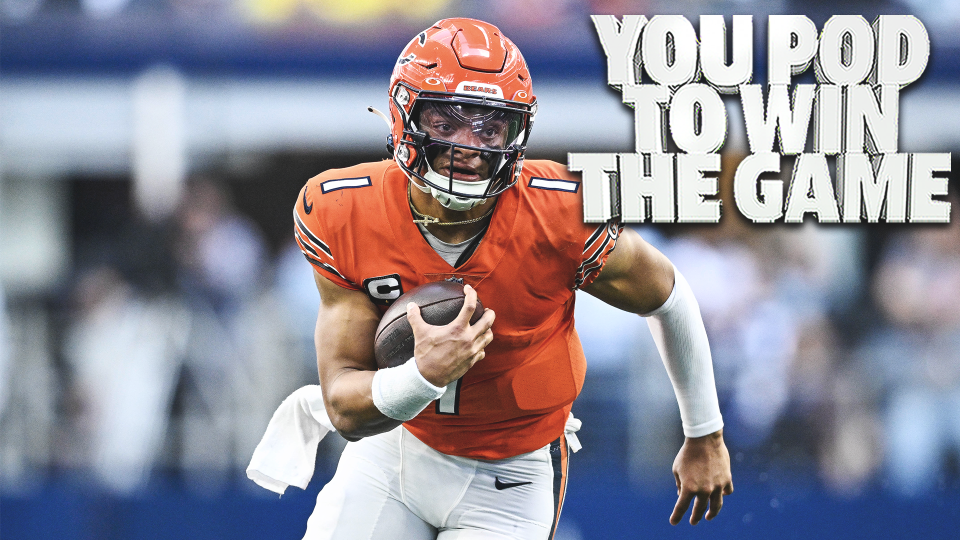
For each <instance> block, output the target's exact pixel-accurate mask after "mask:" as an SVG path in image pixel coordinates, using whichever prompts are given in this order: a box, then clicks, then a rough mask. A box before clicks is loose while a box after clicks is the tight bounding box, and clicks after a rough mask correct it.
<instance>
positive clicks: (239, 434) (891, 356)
mask: <svg viewBox="0 0 960 540" xmlns="http://www.w3.org/2000/svg"><path fill="white" fill-rule="evenodd" d="M594 13H613V14H618V15H620V14H624V13H638V14H647V15H652V14H658V13H660V14H684V15H687V16H688V17H690V18H691V20H692V21H694V22H695V21H696V17H697V16H698V15H700V14H712V13H724V14H727V15H730V14H753V15H754V27H755V32H756V36H755V40H756V41H755V42H756V43H757V44H763V43H765V33H764V28H765V27H766V15H768V14H772V13H803V14H807V15H809V16H810V17H811V18H812V19H813V20H814V21H815V22H816V24H817V26H818V27H821V26H822V24H823V23H824V21H826V19H827V18H828V17H829V16H830V15H833V14H841V13H844V14H846V13H857V14H862V15H864V16H866V17H867V18H868V19H872V18H873V17H874V16H875V15H878V14H884V13H889V14H897V13H899V14H903V13H909V14H914V15H916V16H918V17H919V18H920V19H921V20H922V21H923V22H924V23H925V25H926V27H927V30H928V32H929V33H930V37H931V41H932V44H933V45H932V48H933V52H932V55H931V58H930V63H929V66H928V68H927V71H926V73H925V75H924V76H923V77H922V78H921V79H920V81H918V82H917V83H914V84H913V85H912V86H911V87H910V88H909V89H908V90H907V91H905V92H904V93H903V94H902V97H901V117H900V130H901V137H900V141H901V143H900V149H901V151H905V152H906V151H922V152H954V155H955V154H956V151H957V150H958V149H960V123H958V121H957V119H958V118H960V37H958V36H960V32H958V30H960V4H957V3H956V2H953V1H950V0H935V1H922V0H902V1H886V2H866V1H861V2H850V1H844V0H837V1H830V2H827V1H823V0H806V1H802V2H801V1H796V0H794V1H790V0H774V1H760V0H716V1H698V0H674V1H666V0H647V1H639V2H631V1H627V0H560V1H556V2H551V1H546V0H531V1H525V2H524V1H519V0H490V1H486V2H481V1H473V0H422V1H420V2H405V1H397V0H354V1H352V2H339V1H336V0H0V307H2V312H0V536H2V538H3V539H4V540H20V539H45V538H59V539H139V538H151V539H154V538H155V539H161V538H191V539H214V538H231V539H242V538H275V539H286V538H300V535H301V534H302V531H303V530H304V528H305V520H306V516H307V515H308V514H309V512H310V511H311V509H312V507H313V498H314V496H315V494H316V492H317V490H319V488H320V487H321V486H322V485H323V484H324V483H325V482H326V480H327V479H328V478H329V477H330V476H331V474H332V471H333V470H334V467H335V464H336V461H337V458H338V456H339V452H340V449H341V447H342V445H343V444H344V443H343V441H342V439H339V438H338V437H336V436H331V437H328V438H327V439H326V440H325V441H323V443H322V444H321V449H320V452H319V456H318V469H317V474H316V476H315V478H314V481H313V483H312V484H311V486H310V487H309V488H308V489H307V491H306V492H302V491H300V490H298V489H296V488H291V489H290V490H288V493H287V494H286V495H284V497H283V498H281V499H277V497H276V496H274V495H273V494H271V493H269V492H267V491H265V490H262V489H261V488H259V487H257V486H255V485H254V484H253V483H252V482H250V481H248V480H246V478H245V477H244V475H243V469H244V468H245V467H246V464H247V461H248V460H249V458H250V455H251V453H252V451H253V448H254V446H255V445H256V443H257V441H258V440H259V437H260V435H261V434H262V433H263V430H264V428H265V426H266V423H267V421H268V420H269V418H270V415H271V414H272V412H273V410H274V409H275V407H276V406H277V405H278V404H279V402H280V401H281V399H282V398H283V397H285V396H286V395H287V394H288V393H289V392H291V391H292V390H294V389H296V388H298V387H299V386H302V385H304V384H311V383H315V382H316V371H315V369H316V368H315V365H314V353H313V350H312V328H313V323H314V317H315V313H316V311H315V310H316V304H317V300H318V298H317V293H316V290H315V288H314V286H313V283H312V279H311V273H310V272H311V270H310V267H309V265H308V264H307V263H306V262H305V261H304V260H303V258H302V257H301V256H300V254H299V253H298V250H297V249H296V246H295V244H294V242H293V236H292V234H291V228H292V225H291V222H290V208H291V207H292V205H293V204H294V202H295V200H296V196H297V191H298V190H299V188H300V186H302V184H303V183H304V182H305V181H306V179H307V178H309V177H310V176H312V175H314V174H316V173H318V172H320V171H322V170H324V169H327V168H331V167H340V166H346V165H349V164H353V163H356V162H359V161H363V160H372V159H381V158H385V157H386V152H385V150H384V144H383V141H384V138H385V136H386V134H387V132H386V129H385V126H384V125H383V122H382V120H380V119H379V118H377V117H375V116H374V115H371V114H369V113H367V112H366V111H365V107H366V106H367V105H373V106H376V107H378V108H384V107H385V106H386V85H387V81H388V78H389V75H390V72H391V69H392V65H393V62H394V61H395V59H396V56H397V54H398V53H399V51H400V50H401V48H402V47H403V45H404V44H405V43H406V42H407V40H409V39H410V38H411V37H412V36H414V35H415V34H416V33H417V32H419V31H420V30H422V29H423V28H425V27H427V26H428V25H429V24H431V23H432V22H434V21H436V20H438V19H440V18H443V17H448V16H472V17H477V18H482V19H485V20H489V21H491V22H493V23H495V24H498V25H499V26H500V27H501V29H502V30H503V31H504V32H505V34H506V35H508V36H509V37H511V38H512V39H513V40H514V41H515V42H516V43H517V44H518V46H519V47H520V48H521V50H522V51H523V52H524V54H525V56H526V58H527V60H528V62H529V64H530V67H531V72H532V73H533V76H534V84H535V89H536V92H537V94H538V97H539V100H540V114H539V115H538V118H537V126H536V129H535V130H534V132H533V136H532V140H531V143H530V151H529V155H530V156H532V157H546V158H552V159H557V160H560V161H564V160H565V156H566V153H567V152H585V151H632V148H633V142H632V124H631V121H632V116H631V111H630V109H627V108H626V107H624V106H623V105H621V104H620V97H619V95H618V94H617V93H615V92H613V91H612V90H610V89H608V88H607V87H606V85H605V80H606V78H605V76H606V75H605V63H604V57H603V53H602V51H601V49H600V46H599V42H598V41H597V39H596V36H595V32H594V30H593V28H592V25H591V23H590V20H589V17H588V15H589V14H594ZM755 50H756V63H757V69H756V70H755V75H754V81H755V82H763V81H765V80H766V75H765V73H764V59H763V55H764V51H765V47H764V46H762V45H757V46H755ZM806 77H809V73H808V74H807V75H806ZM806 80H807V81H808V82H809V81H810V79H809V78H808V79H806ZM730 106H731V107H733V108H734V109H735V108H736V107H737V104H736V102H735V101H734V102H732V103H731V104H730ZM730 118H731V125H730V128H729V129H730V131H729V133H730V136H729V141H728V143H727V145H726V146H725V151H726V154H725V156H724V169H725V171H727V173H730V172H731V171H732V170H733V167H734V166H735V164H736V160H737V159H738V152H743V151H744V149H745V145H744V141H743V124H742V117H741V116H739V115H738V114H731V116H730ZM957 170H958V167H957V160H956V159H955V160H954V161H953V171H954V172H953V173H952V176H953V178H952V179H951V187H950V189H951V192H952V194H953V195H954V197H953V198H952V201H953V204H954V206H953V208H954V214H953V222H952V224H951V225H949V226H883V225H857V226H843V227H830V226H818V225H815V224H811V223H808V224H806V225H804V226H796V227H786V226H751V225H748V224H745V223H744V222H743V221H742V220H741V219H738V216H737V215H736V213H735V212H734V211H731V209H732V208H733V205H732V204H730V199H729V197H728V195H729V186H728V184H729V178H726V177H727V176H730V174H725V175H724V178H723V181H722V182H721V184H722V185H723V186H724V188H723V189H722V192H723V194H724V198H725V199H726V204H725V208H727V211H726V213H725V215H724V218H723V220H722V222H721V224H720V225H718V226H712V227H699V228H697V227H679V226H666V227H658V228H653V227H642V228H641V229H640V230H641V233H642V234H643V235H644V236H645V237H646V238H647V239H648V240H650V241H651V242H653V243H654V244H655V245H657V246H658V247H660V249H661V250H663V251H664V252H665V253H667V254H668V255H669V256H670V257H671V258H672V259H673V260H674V261H675V263H676V264H677V266H678V267H679V268H680V269H681V270H682V271H683V272H684V273H685V275H686V276H687V278H688V279H689V281H690V282H691V285H692V286H693V288H694V290H695V292H696V293H697V296H698V299H699V301H700V304H701V308H702V311H703V315H704V319H705V321H706V324H707V328H708V332H709V335H710V337H711V341H712V347H713V350H714V354H715V367H716V375H717V383H718V389H719V393H720V399H721V403H722V406H723V410H724V418H725V421H726V428H725V436H726V440H727V443H728V445H729V448H730V451H731V456H732V458H733V467H734V478H735V486H736V493H735V494H734V495H733V496H732V497H729V498H728V499H727V500H726V502H725V505H724V511H723V513H722V514H721V515H720V518H719V519H718V520H717V521H715V522H714V523H711V524H702V525H700V526H698V527H696V528H691V527H689V526H688V525H681V526H679V527H677V528H670V527H669V525H668V524H667V517H668V515H669V512H670V510H671V508H672V504H673V498H674V496H675V495H674V489H675V488H674V486H673V479H672V477H671V474H670V466H671V463H672V460H673V457H674V455H675V453H676V450H677V449H678V448H679V444H680V442H681V441H682V434H681V433H680V429H679V414H678V412H677V407H676V402H675V400H674V398H673V395H672V391H671V389H670V386H669V381H668V380H667V378H666V375H665V373H664V371H663V368H662V366H661V365H660V362H659V359H658V358H657V356H656V352H655V349H654V348H653V346H652V342H651V340H650V337H649V333H648V331H647V329H646V326H645V324H644V323H643V321H642V319H640V318H638V317H635V316H628V315H625V314H621V313H619V312H617V311H615V310H613V309H612V308H607V307H605V306H604V305H602V304H599V302H597V301H595V300H593V299H592V298H590V297H583V296H581V298H580V299H579V300H580V302H579V303H578V323H577V325H578V328H579V330H580V334H581V336H582V338H583V341H584V345H585V347H586V349H587V355H588V359H589V362H590V368H589V372H588V376H587V377H588V380H587V383H586V386H585V389H584V392H583V395H582V396H581V397H580V399H579V400H578V402H577V403H576V405H575V407H574V412H575V413H576V414H577V415H578V416H579V417H580V418H582V419H583V420H584V428H583V430H582V431H581V433H580V438H581V441H582V442H583V444H584V449H583V450H582V451H581V452H580V453H578V454H577V455H576V456H574V461H573V463H574V465H573V468H572V470H573V476H572V480H571V487H570V490H569V495H568V498H567V503H566V506H565V508H564V517H563V519H562V520H561V529H560V531H559V534H558V539H562V540H577V539H584V540H585V539H593V538H604V539H607V538H636V537H655V536H656V537H662V538H674V537H676V538H692V537H703V536H704V535H707V536H709V537H712V538H771V537H783V538H808V537H827V538H843V537H871V538H905V537H906V538H913V537H924V538H928V539H929V538H955V537H956V536H955V535H956V529H957V526H958V525H960V215H958V211H960V204H958V198H957V197H955V195H956V194H957V193H958V192H960V186H958V184H957V182H956V176H957ZM921 535H922V536H921Z"/></svg>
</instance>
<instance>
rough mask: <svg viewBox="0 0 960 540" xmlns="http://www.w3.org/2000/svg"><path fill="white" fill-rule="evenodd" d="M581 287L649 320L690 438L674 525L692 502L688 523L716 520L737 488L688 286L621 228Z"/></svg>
mask: <svg viewBox="0 0 960 540" xmlns="http://www.w3.org/2000/svg"><path fill="white" fill-rule="evenodd" d="M583 290H584V291H585V292H587V293H589V294H591V295H593V296H595V297H597V298H599V299H600V300H603V301H604V302H606V303H608V304H610V305H612V306H615V307H618V308H620V309H623V310H626V311H629V312H632V313H637V314H640V315H644V316H645V317H647V323H648V325H649V326H650V331H651V333H652V334H653V337H654V341H656V343H657V348H658V349H659V351H660V356H661V358H662V360H663V363H664V365H665V366H666V368H667V373H668V374H669V375H670V381H671V382H672V383H673V388H674V392H675V393H676V395H677V401H678V403H679V405H680V415H681V418H682V420H683V430H684V434H685V435H686V440H685V442H684V444H683V447H682V448H681V449H680V453H679V454H678V455H677V459H676V460H675V461H674V465H673V473H674V477H675V479H676V482H677V495H678V498H677V504H676V506H675V507H674V510H673V513H672V514H671V516H670V522H671V523H672V524H674V525H676V524H677V523H679V522H680V519H681V518H682V517H683V514H684V513H685V512H686V511H687V508H688V507H689V505H690V503H691V502H694V506H693V512H692V513H691V515H690V523H691V524H693V525H696V524H697V523H698V522H699V521H700V519H701V518H702V517H703V516H704V513H705V512H706V518H707V519H713V518H714V517H716V515H717V513H718V512H720V508H721V507H722V506H723V495H725V494H730V493H732V492H733V480H732V476H731V473H730V455H729V453H728V452H727V448H726V446H725V445H724V442H723V430H722V427H723V420H722V418H721V416H720V407H719V404H718V403H717V391H716V386H715V383H714V379H713V363H712V359H711V357H710V346H709V343H708V342H707V334H706V330H705V329H704V326H703V320H702V319H701V317H700V308H699V306H698V305H697V301H696V299H695V298H694V297H693V292H692V291H691V290H690V286H689V285H688V284H687V282H686V280H685V279H684V278H683V276H682V275H681V274H680V273H679V272H677V271H676V269H675V268H674V266H673V264H672V263H671V262H670V261H669V260H668V259H667V258H666V257H665V256H664V255H663V254H662V253H660V252H659V251H657V250H656V248H654V247H653V246H651V245H650V244H648V243H647V242H645V241H644V240H643V239H642V238H641V237H640V235H639V234H637V233H636V232H634V231H632V230H630V229H624V231H623V233H622V234H621V236H620V238H619V239H618V240H617V244H616V249H614V250H613V251H612V252H611V253H610V255H609V257H608V259H607V262H606V263H605V264H604V266H603V269H602V270H601V272H600V275H599V276H597V278H596V279H595V280H594V281H593V283H591V284H590V285H588V286H586V287H584V288H583ZM708 504H709V511H707V507H708Z"/></svg>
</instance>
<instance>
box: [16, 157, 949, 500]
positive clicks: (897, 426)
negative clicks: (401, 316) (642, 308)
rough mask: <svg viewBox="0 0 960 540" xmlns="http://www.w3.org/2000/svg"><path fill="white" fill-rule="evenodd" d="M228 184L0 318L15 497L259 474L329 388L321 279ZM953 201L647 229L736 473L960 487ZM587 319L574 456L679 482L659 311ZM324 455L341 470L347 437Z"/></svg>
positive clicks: (211, 482)
mask: <svg viewBox="0 0 960 540" xmlns="http://www.w3.org/2000/svg"><path fill="white" fill-rule="evenodd" d="M728 159H730V158H728ZM734 167H735V163H732V162H729V161H728V162H726V163H725V164H724V170H733V168H734ZM721 185H726V184H725V183H724V182H723V181H722V182H721ZM230 188H231V186H230V185H229V184H226V183H223V182H218V181H216V180H213V179H211V178H210V177H198V178H194V179H192V180H191V181H190V182H189V183H188V184H187V186H186V187H185V189H184V192H183V196H182V200H181V201H180V203H179V205H178V207H177V209H176V211H175V212H174V213H173V214H172V215H171V216H170V217H169V218H168V219H165V220H160V221H152V222H151V221H147V220H145V219H143V218H140V217H137V216H136V212H135V211H134V212H132V215H131V216H130V218H129V220H128V221H126V222H124V223H123V224H122V225H121V226H119V227H117V230H112V231H106V232H108V233H109V234H105V235H104V234H87V235H85V236H84V237H83V238H74V242H75V243H76V244H77V245H75V246H74V253H75V257H74V263H73V264H72V275H71V278H70V280H69V282H68V285H65V286H64V287H63V288H62V290H58V291H56V292H55V293H54V294H45V295H39V296H38V295H27V296H24V297H17V298H12V297H10V296H9V294H8V297H7V298H6V301H5V302H4V303H3V304H0V305H5V306H6V309H5V310H4V311H3V312H2V313H3V315H4V316H3V317H2V319H0V485H2V487H3V489H20V488H24V487H27V486H29V485H34V484H36V482H38V481H42V480H43V478H44V477H46V476H49V475H54V474H70V475H79V476H81V477H83V478H88V479H89V478H92V479H95V480H96V482H98V483H99V484H101V485H103V486H105V487H106V488H108V489H110V490H112V491H115V492H117V493H136V492H137V491H138V490H141V489H143V488H144V486H145V485H146V483H147V482H148V481H149V479H150V475H151V474H152V473H154V472H156V471H167V472H174V473H176V474H181V475H182V477H183V478H184V479H186V480H187V481H188V482H190V483H196V484H198V485H199V486H200V487H202V489H205V490H208V489H210V488H211V486H213V487H216V486H217V485H222V484H224V483H225V482H226V481H228V480H230V479H232V478H235V477H237V476H238V475H239V474H240V472H241V471H242V470H243V469H244V468H245V467H246V464H247V461H248V460H249V457H250V455H251V453H252V451H253V448H254V447H255V445H256V443H257V442H258V440H259V437H260V436H261V435H262V433H263V430H264V428H265V426H266V423H267V421H268V420H269V418H270V416H271V414H272V412H273V411H274V409H275V408H276V406H277V405H278V404H279V403H280V401H281V400H282V399H283V398H284V397H285V396H286V395H288V394H289V393H290V392H292V391H293V390H294V389H296V388H298V387H299V386H302V385H304V384H314V383H315V382H316V368H315V363H314V362H315V360H314V350H313V338H312V335H313V326H314V322H315V315H316V309H317V302H318V299H319V297H318V295H317V292H316V289H315V287H314V284H313V281H312V275H311V267H310V266H309V264H308V263H307V262H306V261H304V260H303V258H302V257H301V255H300V254H299V251H298V249H297V248H296V246H295V244H294V243H293V242H292V235H291V236H290V237H289V238H288V239H286V240H283V241H278V242H271V241H270V240H269V239H268V238H267V235H265V233H264V232H263V231H264V230H265V229H269V228H275V227H276V224H265V223H257V222H256V221H255V220H254V219H252V218H251V217H250V216H248V215H245V214H244V213H243V212H241V211H240V210H239V209H238V208H237V206H236V205H235V204H233V203H232V202H231V189H230ZM264 188H265V189H269V187H267V186H264ZM724 189H726V188H722V191H721V194H722V196H725V195H728V194H729V193H725V192H724V191H723V190H724ZM957 192H958V187H957V185H956V184H955V183H954V184H952V185H951V193H952V196H951V201H952V204H953V217H952V223H951V224H950V225H949V226H910V225H906V226H897V227H892V226H878V225H873V226H865V225H860V226H820V225H816V224H814V223H809V222H808V223H807V224H804V225H802V226H782V225H780V226H756V225H751V224H749V223H747V222H746V221H744V220H743V219H742V218H739V217H738V216H737V215H736V213H735V212H734V211H728V212H726V213H725V215H724V218H723V219H722V220H721V223H720V224H719V225H716V226H702V227H686V226H684V227H679V226H666V227H659V228H653V227H641V228H639V229H638V230H639V231H640V233H641V235H643V236H644V237H645V238H646V239H647V240H648V241H650V242H651V243H653V244H654V245H655V246H657V247H658V248H659V249H660V250H662V251H663V252H664V253H666V254H667V255H668V256H669V257H670V258H671V260H672V261H673V262H674V264H675V265H676V266H677V268H679V269H680V270H681V271H682V272H683V273H684V275H685V276H686V277H687V279H688V281H689V282H690V284H691V286H692V288H693V289H694V292H695V293H696V296H697V299H698V301H699V303H700V308H701V311H702V314H703V317H704V321H705V324H706V326H707V332H708V335H709V337H710V340H711V348H712V350H713V354H714V367H715V372H716V379H717V386H718V392H719V395H720V400H721V406H722V409H723V412H724V419H725V423H726V427H725V438H726V440H727V442H728V445H729V446H730V449H731V453H732V455H733V456H734V466H735V468H737V469H739V470H741V471H743V472H745V473H746V474H754V473H756V472H757V471H773V470H781V471H787V472H792V473H799V474H803V475H808V476H815V477H817V478H819V481H820V482H822V483H823V485H825V486H827V487H829V488H830V489H832V490H833V491H835V492H837V493H840V494H847V495H851V496H852V495H856V494H858V493H860V492H862V491H863V490H864V489H866V488H868V487H870V486H877V485H880V486H882V487H884V488H885V489H889V490H891V491H895V492H897V493H900V494H904V495H922V494H928V493H931V492H935V491H936V490H938V489H944V488H945V487H947V486H950V485H951V483H956V481H957V477H958V461H960V309H958V308H957V306H960V201H958V198H957V197H956V194H957ZM291 200H292V199H291ZM728 207H729V206H728ZM101 232H103V231H101ZM0 294H2V292H0ZM2 300H3V297H2V296H0V301H2ZM577 327H578V331H579V333H580V336H581V339H582V341H583V343H584V347H585V349H586V352H587V358H588V363H589V370H588V375H587V376H588V380H587V382H586V385H585V388H584V392H583V394H582V396H581V398H580V399H579V400H578V402H577V403H576V404H575V406H574V413H575V414H577V415H578V416H579V417H581V418H582V419H583V420H584V428H583V430H582V431H581V440H582V441H583V442H584V450H583V451H582V452H581V454H578V456H577V459H579V460H581V461H582V462H585V463H587V464H591V463H592V464H596V465H604V466H613V467H621V468H622V469H624V471H628V472H630V473H631V474H632V475H633V477H634V478H636V479H639V480H643V479H644V478H646V477H648V475H651V474H655V475H660V476H663V475H664V474H666V473H665V471H668V470H669V464H670V462H671V461H672V459H673V456H674V454H675V452H676V450H677V447H678V444H679V442H680V440H681V435H680V424H679V415H678V412H677V406H676V401H675V398H674V397H673V393H672V389H671V388H670V385H669V381H668V379H667V377H666V374H665V372H664V369H663V367H662V366H661V365H660V361H659V357H658V356H657V353H656V349H655V347H654V346H653V343H652V340H651V338H650V335H649V332H648V330H647V329H646V325H645V323H644V320H643V319H642V318H640V317H636V316H633V315H628V314H625V313H623V312H617V311H616V310H614V309H613V308H610V307H608V306H606V305H604V304H602V303H600V302H599V301H596V300H595V299H593V298H591V297H589V296H587V295H584V294H582V293H581V294H579V296H578V307H577ZM323 444H324V446H323V447H322V448H321V451H320V456H321V457H320V459H321V461H325V462H326V463H328V464H332V463H334V462H335V461H336V459H337V458H338V455H339V448H340V446H341V445H342V444H343V442H342V440H340V439H339V438H337V437H330V438H328V439H327V440H326V441H325V442H324V443H323ZM641 484H642V482H641Z"/></svg>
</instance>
